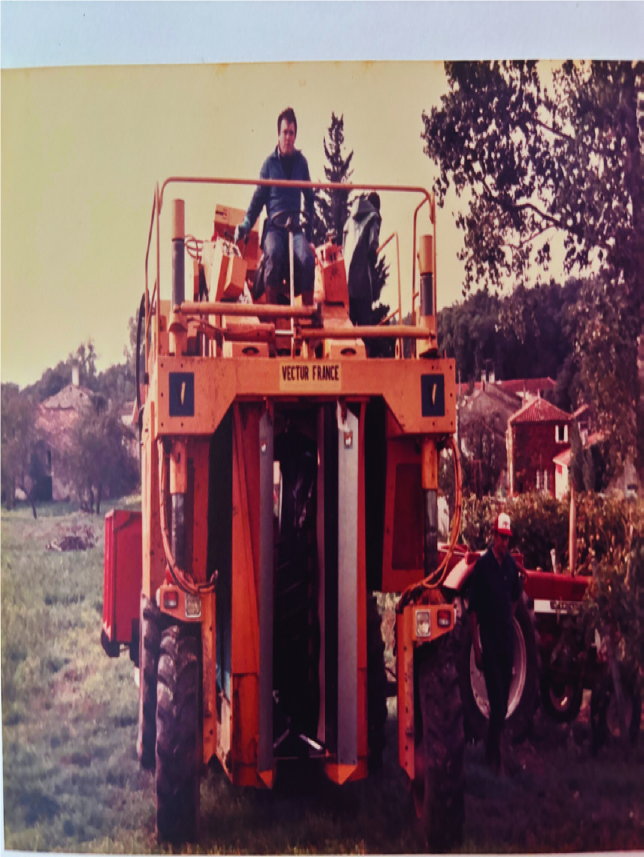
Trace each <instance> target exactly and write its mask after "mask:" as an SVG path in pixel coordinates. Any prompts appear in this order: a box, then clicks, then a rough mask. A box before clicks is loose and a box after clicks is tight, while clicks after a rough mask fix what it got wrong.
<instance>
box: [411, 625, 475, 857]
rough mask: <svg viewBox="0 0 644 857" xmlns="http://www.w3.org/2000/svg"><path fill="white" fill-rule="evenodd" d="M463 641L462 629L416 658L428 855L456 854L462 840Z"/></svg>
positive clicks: (424, 815)
mask: <svg viewBox="0 0 644 857" xmlns="http://www.w3.org/2000/svg"><path fill="white" fill-rule="evenodd" d="M460 636H461V634H460V623H459V625H458V626H457V628H456V629H455V630H454V631H452V632H451V633H450V634H447V635H446V636H444V637H441V638H440V639H438V640H436V642H434V643H430V644H428V645H426V646H424V647H423V648H422V649H420V650H419V651H418V653H417V657H418V697H419V704H420V713H421V722H422V748H423V759H424V767H425V778H424V789H423V804H422V818H423V826H424V832H425V836H426V839H427V849H428V852H429V853H437V852H445V851H450V850H454V849H457V848H458V847H459V846H460V844H461V842H462V839H463V824H464V821H465V796H464V776H463V754H464V748H465V735H464V731H463V706H462V703H461V696H460V692H459V682H458V669H457V656H458V650H459V646H460V641H459V637H460Z"/></svg>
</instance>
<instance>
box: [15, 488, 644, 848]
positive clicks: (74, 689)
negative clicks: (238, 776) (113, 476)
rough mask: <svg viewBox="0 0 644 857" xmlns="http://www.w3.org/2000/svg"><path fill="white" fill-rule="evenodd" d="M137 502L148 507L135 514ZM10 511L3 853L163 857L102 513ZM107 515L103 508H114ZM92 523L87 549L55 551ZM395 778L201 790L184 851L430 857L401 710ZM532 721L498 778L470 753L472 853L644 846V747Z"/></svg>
mask: <svg viewBox="0 0 644 857" xmlns="http://www.w3.org/2000/svg"><path fill="white" fill-rule="evenodd" d="M127 505H128V506H129V507H130V508H135V507H136V505H137V499H136V498H132V499H131V500H130V501H129V503H128V504H127ZM38 511H39V517H38V519H37V520H34V519H33V517H32V516H31V511H30V509H28V508H24V507H21V508H19V509H17V510H14V511H12V512H9V513H7V512H4V511H3V513H2V533H1V534H2V718H3V732H2V739H3V765H4V769H3V773H4V813H5V845H6V847H7V848H10V849H15V850H25V851H67V852H94V853H112V854H121V853H129V854H134V853H146V852H148V853H149V852H165V853H170V852H169V849H168V848H163V847H160V846H159V845H158V844H157V842H156V837H155V832H154V814H155V805H154V778H153V775H152V774H150V773H149V772H145V771H142V770H141V768H140V767H139V764H138V762H137V759H136V753H135V741H136V718H137V690H136V687H135V684H134V681H133V668H132V664H131V662H130V660H129V657H128V656H127V654H125V655H123V656H121V657H120V658H118V659H113V660H110V659H108V658H107V656H106V655H105V654H104V652H103V650H102V648H101V645H100V631H101V617H102V586H103V582H102V581H103V572H102V567H103V518H102V516H101V518H96V517H90V516H89V515H85V514H83V513H80V512H79V511H78V510H75V509H72V510H71V511H70V507H69V506H68V505H65V504H50V505H48V506H45V507H39V509H38ZM105 511H107V509H106V510H105ZM87 527H89V528H90V529H91V531H92V533H93V535H94V537H95V541H96V545H95V547H93V548H92V549H90V550H87V551H78V552H69V553H59V552H55V551H48V550H46V545H47V544H48V543H49V542H51V541H52V539H54V538H60V537H61V536H62V535H65V534H70V533H73V532H75V531H82V532H85V531H86V528H87ZM390 706H391V708H390V717H389V720H388V723H387V730H388V746H387V749H386V753H385V766H384V770H383V771H382V772H381V773H380V774H378V775H376V776H375V777H373V778H370V779H368V780H366V781H364V782H360V783H354V784H348V785H345V786H343V787H342V788H340V787H336V786H334V785H333V784H331V783H329V782H327V781H326V780H324V779H322V778H320V777H318V776H316V775H315V774H310V773H309V774H307V775H305V776H304V778H302V777H300V778H299V779H298V780H294V779H291V778H288V777H287V778H285V777H281V778H280V779H278V784H277V787H276V789H275V791H274V792H272V793H268V792H266V793H256V792H253V791H245V790H239V789H235V788H233V787H231V786H230V785H229V783H228V781H227V780H226V778H225V776H224V775H223V774H222V773H221V772H220V771H219V770H217V769H215V768H214V767H213V768H211V769H209V770H208V772H207V774H206V776H205V777H204V779H203V782H202V788H201V803H202V817H203V821H202V829H201V836H200V840H199V844H198V845H196V846H190V847H188V848H187V849H185V850H186V851H187V852H188V853H224V852H225V853H257V854H262V853H289V854H299V853H420V852H422V851H423V850H424V846H423V841H422V838H421V836H420V834H419V831H418V828H417V827H416V826H415V824H414V823H413V822H412V820H411V819H410V813H409V809H410V801H409V796H408V794H407V789H406V784H405V779H404V776H403V774H402V773H401V771H400V770H399V768H398V764H397V759H396V751H397V736H396V729H397V723H396V719H395V703H394V702H393V701H391V702H390ZM583 714H584V712H582V717H581V718H580V720H579V722H578V723H576V724H575V725H574V726H573V727H568V726H554V725H553V724H551V723H548V722H546V721H544V720H542V719H541V717H540V716H538V717H537V720H536V724H535V732H534V736H533V738H532V739H531V741H530V742H528V743H526V744H524V745H522V746H520V747H513V748H511V750H510V753H509V756H508V760H507V764H508V771H509V776H508V777H507V778H506V779H504V780H498V779H495V778H494V777H493V776H492V775H491V774H490V773H489V771H488V769H487V768H486V767H485V765H484V763H483V750H482V747H481V746H480V745H479V746H474V747H468V748H467V751H466V775H467V785H466V826H465V838H464V843H463V851H465V852H471V853H481V852H487V853H490V852H492V853H494V852H500V853H502V852H508V851H514V852H516V851H542V852H557V851H597V850H609V849H611V850H612V849H622V850H627V849H642V848H644V750H643V749H642V748H641V747H638V748H637V749H635V750H633V752H632V753H630V754H629V756H628V758H627V759H626V760H625V759H624V757H623V755H622V754H621V753H619V752H616V751H615V750H614V749H613V750H611V749H608V748H607V749H604V750H602V751H601V753H600V755H599V757H597V758H592V757H591V755H590V750H589V738H590V736H589V730H588V724H587V720H585V719H584V717H583Z"/></svg>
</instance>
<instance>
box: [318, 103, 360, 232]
mask: <svg viewBox="0 0 644 857" xmlns="http://www.w3.org/2000/svg"><path fill="white" fill-rule="evenodd" d="M327 135H328V141H327V139H324V140H323V141H322V145H323V146H324V154H325V155H326V159H327V164H326V165H325V167H324V175H325V176H326V180H327V181H328V182H334V183H337V184H344V183H345V182H348V181H349V179H350V178H351V176H352V174H353V170H352V169H350V167H351V161H352V159H353V151H351V152H349V154H348V155H345V154H344V153H343V148H344V116H340V117H338V116H336V115H335V113H331V124H330V125H329V128H328V130H327ZM349 205H350V199H349V193H348V192H347V191H341V190H322V191H320V192H319V193H317V194H316V197H315V210H314V214H313V243H314V244H315V245H316V246H319V245H321V244H325V243H326V241H327V240H328V238H329V236H333V238H334V240H335V242H336V243H337V244H342V234H343V232H344V224H345V223H346V222H347V217H348V216H349Z"/></svg>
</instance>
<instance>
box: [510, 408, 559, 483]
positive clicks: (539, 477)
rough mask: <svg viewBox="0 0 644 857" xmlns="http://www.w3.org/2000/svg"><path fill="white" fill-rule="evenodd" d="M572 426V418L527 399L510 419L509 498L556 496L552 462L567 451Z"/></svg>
mask: <svg viewBox="0 0 644 857" xmlns="http://www.w3.org/2000/svg"><path fill="white" fill-rule="evenodd" d="M571 425H572V415H571V414H568V413H566V412H565V411H562V410H561V409H560V408H557V407H555V405H553V404H551V403H550V402H548V401H547V400H546V399H542V398H541V397H538V398H536V399H530V400H529V401H528V402H527V404H525V405H524V406H523V407H522V408H521V409H520V410H518V411H517V412H516V413H515V414H513V415H512V416H511V417H510V418H509V420H508V428H507V433H506V442H507V455H508V468H509V481H510V494H512V495H515V494H523V493H526V492H528V491H542V492H544V493H547V494H551V495H552V496H555V482H556V480H555V476H556V465H555V458H556V457H557V456H559V455H560V454H561V453H562V452H565V451H567V450H568V449H569V448H570V427H571ZM560 463H561V462H560ZM568 466H569V465H568V464H566V467H568ZM562 468H563V463H562Z"/></svg>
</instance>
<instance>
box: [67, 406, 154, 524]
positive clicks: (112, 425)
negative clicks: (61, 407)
mask: <svg viewBox="0 0 644 857" xmlns="http://www.w3.org/2000/svg"><path fill="white" fill-rule="evenodd" d="M127 440H128V436H127V430H126V428H125V426H124V425H123V423H122V422H121V419H120V417H119V413H118V408H117V407H116V405H115V404H111V405H109V406H107V407H106V406H102V407H101V406H100V405H99V407H96V405H95V404H94V403H92V404H90V405H87V406H86V407H85V408H84V410H83V411H82V413H81V414H80V416H79V418H78V420H77V421H76V423H75V425H74V427H73V429H72V431H71V443H70V445H69V449H68V451H67V453H66V454H65V467H66V470H67V472H68V473H69V475H70V477H71V479H72V481H73V483H74V487H75V490H76V494H77V496H78V500H79V503H80V505H81V509H83V510H84V511H88V512H93V511H94V506H95V505H96V514H97V515H98V514H100V508H101V500H102V498H103V496H104V494H107V495H108V496H111V497H117V496H119V495H121V494H123V493H125V492H127V491H130V490H132V488H133V487H134V485H135V484H136V481H137V478H138V474H137V466H136V461H135V459H134V458H133V456H132V455H131V454H130V453H129V452H128V447H127Z"/></svg>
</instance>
